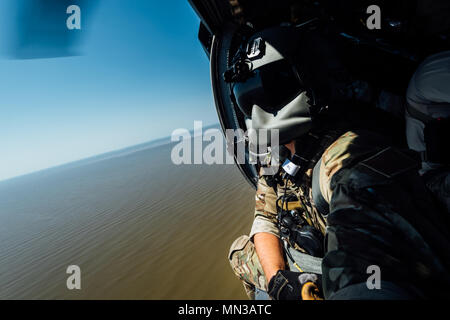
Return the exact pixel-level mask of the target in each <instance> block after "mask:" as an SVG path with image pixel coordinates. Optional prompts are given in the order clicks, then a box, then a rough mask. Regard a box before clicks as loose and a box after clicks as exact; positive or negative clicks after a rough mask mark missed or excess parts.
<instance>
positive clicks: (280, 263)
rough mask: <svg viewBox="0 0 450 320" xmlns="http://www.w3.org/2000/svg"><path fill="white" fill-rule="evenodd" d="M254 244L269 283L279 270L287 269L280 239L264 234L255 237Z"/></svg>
mask: <svg viewBox="0 0 450 320" xmlns="http://www.w3.org/2000/svg"><path fill="white" fill-rule="evenodd" d="M254 243H255V249H256V253H257V254H258V258H259V261H260V263H261V266H262V268H263V270H264V273H265V275H266V279H267V282H269V281H270V279H271V278H272V277H273V276H274V275H275V274H276V273H277V272H278V270H283V269H284V268H285V262H284V257H283V247H282V245H281V242H280V239H279V238H278V237H276V236H274V235H273V234H270V233H265V232H262V233H257V234H256V235H255V237H254Z"/></svg>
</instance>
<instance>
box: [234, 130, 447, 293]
mask: <svg viewBox="0 0 450 320" xmlns="http://www.w3.org/2000/svg"><path fill="white" fill-rule="evenodd" d="M335 133H336V132H335ZM332 137H333V135H332V134H330V135H328V137H327V138H322V139H321V142H322V143H325V144H328V147H327V148H325V151H323V152H322V153H320V154H319V159H318V160H314V161H311V164H310V168H308V170H307V171H306V173H305V175H304V178H303V182H302V184H301V187H299V186H293V185H290V186H289V188H288V189H289V191H288V192H293V193H295V194H296V195H297V197H298V198H299V199H301V200H302V201H301V202H302V203H303V204H304V206H303V215H304V218H305V220H306V221H308V223H309V224H310V225H312V226H314V227H315V228H316V229H317V230H320V231H321V232H322V233H323V234H325V233H327V234H328V238H332V239H331V240H329V239H327V243H326V245H327V247H328V249H329V254H328V255H326V256H325V259H324V260H323V261H322V260H321V259H317V260H315V261H313V265H311V264H310V262H311V259H314V257H310V256H307V255H304V254H303V255H302V254H300V255H299V254H297V255H295V256H294V257H295V259H296V260H297V259H299V260H297V261H296V262H297V263H298V264H299V265H300V266H301V268H302V269H303V271H305V272H316V273H322V271H324V272H332V271H331V270H332V269H333V268H332V267H327V264H330V261H332V263H331V264H334V263H340V264H342V263H343V260H340V259H344V261H345V255H344V254H343V252H345V253H346V254H347V256H351V255H352V254H354V253H351V252H350V253H349V252H348V250H351V249H348V248H345V249H346V250H343V249H342V248H340V252H339V254H338V253H335V252H337V251H334V250H330V249H332V246H339V245H340V243H339V241H337V240H336V239H337V238H340V237H343V238H344V239H345V238H346V237H348V234H352V236H354V237H355V239H354V240H355V242H356V243H358V241H359V240H358V237H361V241H360V243H359V245H362V244H363V243H367V245H368V247H369V246H371V245H372V242H371V241H372V240H371V241H368V240H367V239H368V238H370V237H372V234H371V233H370V228H368V229H369V231H364V232H361V233H360V234H354V232H353V231H351V232H350V231H348V232H347V231H345V232H343V230H346V229H345V228H344V229H342V228H343V225H341V224H340V223H336V220H335V217H336V216H339V214H342V213H341V212H342V211H345V210H347V211H350V212H351V211H352V210H353V211H354V208H355V207H356V208H358V207H360V206H361V205H362V203H363V200H361V199H358V198H359V194H360V193H359V192H358V195H354V194H351V196H349V194H348V190H346V189H347V188H348V186H346V184H347V183H349V184H351V185H361V186H364V187H365V188H366V189H368V190H371V192H375V191H374V190H376V188H377V185H378V184H380V185H384V184H390V183H391V182H390V181H391V180H392V177H394V176H397V175H401V174H405V173H407V172H409V173H411V175H412V176H414V178H411V179H412V180H415V179H416V178H417V177H416V176H415V175H416V172H415V171H417V162H416V161H415V160H414V159H413V158H410V157H409V155H405V154H401V153H400V152H399V151H396V149H395V148H391V147H390V144H391V141H390V140H389V138H386V137H383V136H381V135H379V134H376V133H373V132H370V131H365V130H353V131H347V132H345V133H344V134H342V135H340V136H339V137H338V138H337V139H336V140H335V141H334V142H332V143H330V140H332ZM373 159H375V160H373ZM399 160H400V161H401V162H398V161H399ZM387 161H395V162H396V163H393V164H392V166H389V165H387V166H386V164H388V163H387ZM353 168H358V170H354V169H353ZM361 168H362V169H361ZM361 170H367V172H365V173H364V176H363V175H362V174H361V172H362V171H361ZM383 170H386V172H389V173H385V172H383ZM348 172H352V174H353V175H356V173H355V172H357V173H358V175H359V178H355V177H352V179H350V180H346V178H345V174H344V173H348ZM350 175H351V174H350ZM354 179H357V180H356V181H355V180H354ZM348 181H352V182H351V183H350V182H348ZM374 181H375V182H374ZM342 184H344V185H342ZM372 184H373V185H374V187H373V188H367V187H368V186H372ZM415 184H416V185H418V186H420V181H417V180H415ZM343 188H344V189H343ZM417 188H419V189H420V187H417ZM417 188H416V189H417ZM283 189H284V188H282V187H280V186H278V189H277V191H275V189H274V188H272V187H270V186H269V185H268V184H267V181H266V177H264V176H261V177H260V178H259V182H258V187H257V191H256V204H255V214H254V216H255V218H254V222H253V226H252V229H251V232H250V235H249V236H241V237H240V238H238V239H237V240H236V241H235V242H234V243H233V244H232V246H231V249H230V253H229V260H230V263H231V266H232V268H233V270H234V272H235V274H236V275H237V276H238V278H239V279H241V280H242V281H243V283H244V287H245V289H246V292H247V294H248V296H249V297H250V298H254V291H255V289H256V288H257V289H259V290H262V291H267V282H266V279H265V277H264V272H263V269H262V266H261V264H260V263H259V260H258V256H257V254H256V251H255V248H254V245H253V242H252V239H253V236H254V235H255V234H257V233H259V232H266V233H270V234H273V235H276V236H277V237H279V236H280V230H279V229H278V225H277V209H276V200H277V198H278V196H279V195H280V194H282V192H283V191H284V190H283ZM422 191H423V190H422ZM423 192H424V193H426V192H425V191H423ZM391 193H392V194H395V193H398V194H402V193H403V194H405V192H404V191H403V192H402V190H401V189H395V188H394V189H392V190H391ZM424 193H421V192H420V191H417V190H416V191H411V195H413V194H416V197H417V198H419V199H421V201H420V202H421V203H422V204H423V205H425V204H426V205H427V206H428V207H429V208H430V209H432V208H433V204H432V203H431V202H430V201H429V199H427V197H426V195H425V194H424ZM361 194H362V192H361ZM383 200H384V199H379V202H381V203H382V202H383ZM387 203H388V205H387V207H392V206H393V205H394V203H393V202H391V204H389V202H387ZM318 204H320V205H318ZM370 205H371V206H372V205H373V204H370ZM364 206H367V204H365V205H364ZM319 208H320V209H319ZM384 210H388V209H386V207H385V209H384ZM399 211H400V210H399ZM410 211H412V209H410ZM371 212H375V209H373V210H368V211H367V212H365V214H366V215H367V217H369V216H371ZM436 213H437V212H436ZM353 214H355V213H353ZM377 214H378V213H377ZM419 214H420V213H419ZM429 214H430V215H434V214H435V213H434V212H430V213H429ZM411 215H413V213H412V212H411ZM360 216H361V214H360ZM363 216H364V215H363ZM392 216H397V214H395V215H394V214H392ZM330 217H331V219H332V223H331V224H332V226H331V228H330V224H329V221H328V220H329V219H330ZM367 217H366V216H364V219H366V218H367ZM369 220H370V219H369ZM338 221H340V220H339V219H338ZM362 221H364V220H362ZM362 223H363V222H362ZM371 223H373V221H372V222H371ZM399 224H401V223H400V222H399ZM424 224H425V222H424ZM327 225H328V229H327ZM413 226H414V225H413V224H411V223H406V222H405V224H404V225H403V229H402V232H405V237H408V234H414V233H415V231H414V229H415V228H417V227H416V226H414V227H413ZM397 227H398V226H395V225H385V228H386V230H395V228H397ZM326 231H327V232H326ZM392 232H394V231H392ZM439 232H440V231H439V230H438V231H436V230H433V228H430V229H429V232H428V233H427V234H425V235H424V237H426V236H428V235H429V234H432V233H434V234H435V235H436V234H438V233H439ZM447 233H448V232H447ZM364 234H366V235H364ZM373 237H374V238H376V233H373ZM389 239H390V237H386V241H388V240H389ZM441 239H442V240H443V241H444V242H443V243H448V238H447V239H446V237H445V236H444V237H442V238H441ZM396 241H398V240H396ZM423 241H425V240H423ZM430 241H431V240H430ZM385 245H386V244H384V246H385ZM393 245H395V246H399V247H402V246H403V245H404V244H400V243H398V242H395V244H394V243H393ZM407 245H411V246H412V247H414V246H416V247H415V248H416V249H415V250H417V252H422V257H421V258H417V262H416V263H418V264H419V265H421V266H422V267H418V269H416V270H413V269H411V270H408V271H407V272H406V273H407V274H409V275H413V274H414V276H415V277H418V278H421V277H422V278H423V279H422V280H423V281H425V280H424V279H431V278H434V276H435V275H436V274H435V273H437V272H441V271H442V270H443V266H442V261H439V258H436V257H431V256H430V255H429V254H427V253H426V250H425V249H424V246H426V244H423V243H422V244H421V243H420V241H419V242H417V241H413V242H411V243H407ZM441 245H442V244H441ZM355 246H358V244H355ZM373 246H374V247H373V249H371V250H374V251H376V250H380V251H383V252H384V253H383V255H382V256H380V259H381V260H380V261H374V262H373V264H375V265H380V264H381V263H382V262H383V261H384V260H383V259H386V261H385V262H386V263H385V266H384V271H385V273H386V274H395V272H394V271H391V270H393V269H394V270H395V269H397V272H398V270H399V269H400V270H401V268H402V267H403V268H405V267H406V268H408V267H409V266H408V265H406V266H405V265H403V264H402V262H399V261H397V262H392V263H390V262H388V261H389V259H393V260H392V261H395V260H396V259H399V253H398V252H396V253H395V254H394V253H392V256H390V253H391V252H390V250H389V249H387V248H385V247H383V248H381V249H378V248H377V244H376V243H375V244H374V245H373ZM297 249H300V251H301V248H297ZM291 252H292V251H291ZM441 253H443V254H444V257H445V256H448V252H447V253H445V252H442V251H441ZM336 255H339V256H340V258H339V257H337V256H336ZM362 256H364V254H362ZM424 257H426V258H424ZM422 258H423V259H424V260H425V261H421V262H420V260H421V259H422ZM336 259H337V260H336ZM360 259H361V261H363V262H366V261H367V260H369V258H368V257H366V258H360ZM427 259H428V260H427ZM308 260H309V261H308ZM357 260H358V259H357ZM413 260H414V259H413ZM336 261H338V262H336ZM358 261H359V260H358ZM369 261H370V260H369ZM449 261H450V260H449ZM410 262H411V261H410ZM349 263H350V265H353V263H354V262H349ZM314 265H315V266H314ZM344 265H345V263H344ZM344 265H343V266H344ZM368 265H369V264H367V263H361V266H360V269H361V270H363V271H361V270H359V269H358V272H359V274H360V276H361V277H362V279H366V278H367V274H366V268H367V266H368ZM425 265H427V267H425ZM430 266H431V267H430ZM351 268H352V269H351V270H352V271H351V272H352V275H346V274H345V271H340V275H339V276H336V277H335V278H337V280H336V281H335V282H333V283H325V284H324V285H325V289H328V291H329V292H328V294H327V296H328V297H331V296H333V293H335V292H337V291H339V289H341V288H340V286H343V287H346V286H348V285H350V284H352V283H353V282H352V281H351V277H354V272H355V270H354V268H355V266H352V267H351ZM411 268H414V267H413V266H411ZM424 268H425V269H424ZM433 268H435V269H433ZM290 269H291V270H292V271H297V270H296V269H295V268H294V267H293V266H292V264H290ZM343 270H345V268H344V267H343ZM431 270H433V271H434V272H433V271H431ZM430 274H433V276H431V275H430ZM340 277H341V278H340ZM349 277H350V278H349ZM392 277H393V276H392ZM396 277H397V276H396ZM398 277H400V276H398ZM347 278H348V279H347ZM447 278H448V277H447ZM339 279H341V280H340V281H339ZM388 279H389V278H388ZM344 280H345V281H344ZM389 280H391V279H389ZM353 281H356V280H353ZM361 281H362V280H361ZM364 281H365V280H364ZM356 282H357V281H356ZM364 284H365V282H364ZM389 285H390V283H389V282H387V283H385V286H386V287H387V288H390V287H389ZM327 286H328V288H327ZM392 290H393V291H392V292H388V293H384V295H382V297H383V298H389V297H391V298H404V297H405V296H406V297H410V296H408V294H406V293H403V292H402V291H401V290H402V289H399V288H397V287H395V288H394V289H392ZM337 297H338V298H339V296H337ZM360 297H361V298H364V294H361V296H360ZM367 298H369V299H370V298H373V297H372V296H369V297H367Z"/></svg>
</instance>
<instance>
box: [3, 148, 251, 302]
mask: <svg viewBox="0 0 450 320" xmlns="http://www.w3.org/2000/svg"><path fill="white" fill-rule="evenodd" d="M170 152H171V145H169V144H166V145H163V146H158V147H152V148H143V150H138V151H133V152H126V153H124V154H119V155H115V156H111V157H109V158H108V157H107V158H106V159H100V160H96V161H87V162H81V163H79V164H74V165H69V166H62V167H59V168H55V169H50V170H45V171H41V172H38V173H35V174H31V175H27V176H23V177H19V178H15V179H12V180H7V181H4V182H0V299H245V298H246V296H245V294H244V291H243V289H242V286H241V283H240V282H239V281H238V280H237V279H236V278H235V276H234V274H233V273H232V271H231V269H230V266H229V264H228V260H227V254H228V248H229V246H230V244H231V243H232V242H233V240H234V239H235V238H236V237H238V236H239V235H241V234H246V233H248V232H249V230H250V226H251V221H252V217H253V210H254V191H253V189H252V188H251V187H250V186H249V185H248V184H247V182H246V181H245V180H244V178H243V177H242V176H241V174H240V173H239V171H238V169H237V168H236V167H235V166H234V165H211V166H208V165H181V166H175V165H173V164H172V162H171V160H170ZM69 265H78V266H79V267H80V268H81V290H73V291H70V290H68V289H67V287H66V280H67V278H68V277H69V275H68V274H66V268H67V267H68V266H69Z"/></svg>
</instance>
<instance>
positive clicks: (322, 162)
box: [228, 130, 389, 298]
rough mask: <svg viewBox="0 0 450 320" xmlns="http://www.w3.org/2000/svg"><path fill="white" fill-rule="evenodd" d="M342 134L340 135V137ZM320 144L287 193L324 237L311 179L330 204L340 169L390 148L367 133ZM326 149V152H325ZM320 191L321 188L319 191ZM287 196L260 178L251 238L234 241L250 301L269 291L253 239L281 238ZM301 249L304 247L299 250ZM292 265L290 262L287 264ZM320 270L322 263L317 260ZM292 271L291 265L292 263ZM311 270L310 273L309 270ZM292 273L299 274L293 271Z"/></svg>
mask: <svg viewBox="0 0 450 320" xmlns="http://www.w3.org/2000/svg"><path fill="white" fill-rule="evenodd" d="M340 134H341V135H340ZM317 142H318V145H321V146H322V152H318V154H316V156H315V158H314V159H312V161H311V162H310V167H309V168H308V169H307V170H306V173H305V175H304V178H303V183H302V184H301V185H302V186H301V187H300V186H293V185H292V184H288V190H287V193H288V194H289V193H294V194H295V195H296V196H297V198H298V199H300V200H301V203H302V204H303V208H304V209H305V210H304V213H303V218H304V219H305V220H306V221H307V222H308V223H309V224H310V225H312V226H313V227H315V228H316V229H317V230H320V231H321V232H322V234H325V229H326V215H323V214H321V213H319V210H318V209H317V206H316V204H315V201H314V200H315V199H314V197H313V188H312V180H313V176H314V179H317V182H318V187H319V188H320V190H319V192H318V193H319V196H320V197H321V200H322V202H323V200H325V202H326V205H327V206H328V204H329V203H330V200H331V197H332V191H331V189H330V181H331V179H332V177H333V176H334V174H336V172H338V171H339V170H340V169H342V168H344V167H346V166H349V165H350V164H352V163H354V162H355V161H357V160H358V159H361V158H362V157H365V156H367V155H369V154H372V153H375V152H377V151H379V150H381V149H383V148H384V147H385V146H386V145H388V143H389V142H388V141H383V140H382V139H380V137H379V136H377V135H374V134H372V133H371V132H368V131H359V132H357V131H355V132H353V131H348V132H345V133H344V134H342V131H341V132H339V130H335V131H330V132H327V134H324V135H322V137H320V138H318V141H317ZM323 150H324V151H323ZM319 188H318V189H319ZM283 193H284V187H282V186H278V187H277V192H275V190H274V188H273V187H270V186H269V185H268V184H267V182H266V178H265V177H264V176H260V178H259V180H258V186H257V191H256V198H255V213H254V221H253V225H252V228H251V231H250V235H249V236H246V235H244V236H241V237H239V238H238V239H236V240H235V241H234V243H233V244H232V246H231V248H230V252H229V255H228V258H229V261H230V264H231V267H232V269H233V271H234V273H235V274H236V276H237V277H238V278H239V279H240V280H242V281H243V283H244V287H245V289H246V292H247V294H248V296H249V297H250V298H253V297H254V290H255V288H258V289H260V290H262V291H267V282H266V278H265V276H264V271H263V269H262V266H261V264H260V262H259V259H258V256H257V254H256V251H255V248H254V245H253V237H254V235H255V234H257V233H262V232H263V233H270V234H273V235H275V236H277V237H280V230H279V229H278V225H277V209H276V200H277V198H278V196H279V195H282V194H283ZM296 249H298V250H300V251H301V250H302V249H301V248H296ZM297 257H300V259H302V260H303V261H296V262H297V263H298V264H299V265H300V266H301V267H302V270H303V271H305V272H318V271H319V272H318V273H321V272H320V269H319V270H317V267H315V268H314V267H312V266H310V265H308V262H306V265H305V261H304V260H310V259H308V257H309V258H312V257H310V256H306V255H302V254H295V255H294V258H295V259H297ZM288 262H290V261H288ZM318 264H319V267H320V261H318ZM290 266H291V268H292V264H290ZM308 269H309V270H308ZM292 270H293V271H298V270H296V269H294V268H292Z"/></svg>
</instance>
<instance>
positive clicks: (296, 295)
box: [268, 270, 323, 300]
mask: <svg viewBox="0 0 450 320" xmlns="http://www.w3.org/2000/svg"><path fill="white" fill-rule="evenodd" d="M268 289H269V290H268V294H269V296H270V297H271V298H272V299H274V300H323V298H322V288H321V281H320V276H319V275H317V274H314V273H301V272H292V271H288V270H279V271H278V272H277V274H276V275H275V276H273V277H272V279H270V282H269V286H268Z"/></svg>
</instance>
